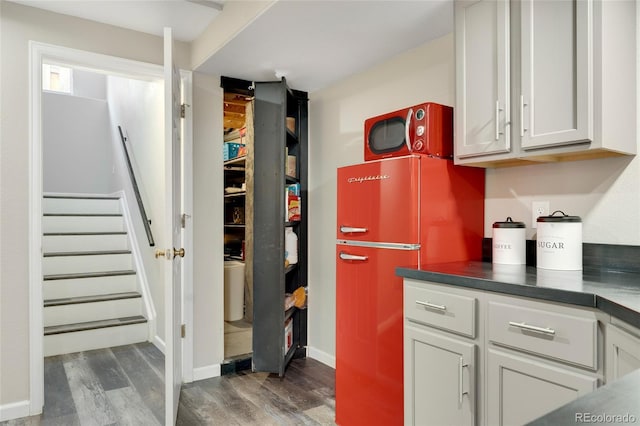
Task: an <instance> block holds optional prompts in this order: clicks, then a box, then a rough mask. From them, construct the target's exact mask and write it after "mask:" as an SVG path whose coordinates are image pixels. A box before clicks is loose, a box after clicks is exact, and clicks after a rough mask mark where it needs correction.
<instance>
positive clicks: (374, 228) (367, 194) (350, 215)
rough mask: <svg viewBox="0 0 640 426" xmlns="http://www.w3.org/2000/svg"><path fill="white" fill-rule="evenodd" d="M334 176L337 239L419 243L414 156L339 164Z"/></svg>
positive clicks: (417, 164)
mask: <svg viewBox="0 0 640 426" xmlns="http://www.w3.org/2000/svg"><path fill="white" fill-rule="evenodd" d="M337 179H338V217H337V220H338V222H337V225H338V229H337V239H338V240H353V241H369V242H385V243H405V244H417V243H419V241H418V240H419V224H418V218H419V217H420V211H419V206H420V200H419V194H420V186H419V185H420V159H419V158H418V157H417V156H410V157H398V158H390V159H387V160H380V161H370V162H367V163H363V164H356V165H354V166H347V167H341V168H339V169H338V177H337Z"/></svg>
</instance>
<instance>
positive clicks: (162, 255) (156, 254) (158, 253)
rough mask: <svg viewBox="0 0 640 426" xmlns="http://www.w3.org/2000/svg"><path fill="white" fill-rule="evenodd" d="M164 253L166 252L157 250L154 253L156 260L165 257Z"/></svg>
mask: <svg viewBox="0 0 640 426" xmlns="http://www.w3.org/2000/svg"><path fill="white" fill-rule="evenodd" d="M166 253H167V250H160V249H157V250H156V253H155V256H156V259H159V258H161V257H167V255H166Z"/></svg>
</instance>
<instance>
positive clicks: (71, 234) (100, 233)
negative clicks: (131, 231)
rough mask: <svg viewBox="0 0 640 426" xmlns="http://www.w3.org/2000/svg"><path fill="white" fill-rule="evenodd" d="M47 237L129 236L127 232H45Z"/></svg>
mask: <svg viewBox="0 0 640 426" xmlns="http://www.w3.org/2000/svg"><path fill="white" fill-rule="evenodd" d="M42 235H44V236H45V237H59V236H60V237H66V236H85V235H127V231H102V232H92V231H86V232H44V233H43V234H42Z"/></svg>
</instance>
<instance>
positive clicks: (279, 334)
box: [253, 78, 308, 376]
mask: <svg viewBox="0 0 640 426" xmlns="http://www.w3.org/2000/svg"><path fill="white" fill-rule="evenodd" d="M254 95H255V111H254V131H255V144H254V162H253V175H254V189H253V191H254V192H253V195H254V199H253V232H254V234H253V238H254V251H253V276H254V292H253V300H254V303H253V318H254V324H253V327H254V329H253V369H254V371H266V372H270V373H275V374H278V375H280V376H283V375H284V373H285V369H286V367H287V364H288V363H289V361H291V359H293V358H294V357H303V356H306V345H307V311H306V309H298V308H291V309H289V310H287V311H285V309H284V300H285V297H286V294H288V293H293V291H294V290H296V289H297V288H299V287H302V286H306V285H307V227H308V225H307V219H308V214H307V206H308V201H307V189H308V179H307V158H308V123H307V107H308V98H307V93H306V92H301V91H297V90H292V89H290V88H289V87H288V86H287V83H286V80H285V79H284V78H283V79H282V80H281V81H278V82H265V83H255V92H254ZM290 184H297V185H299V187H298V188H299V197H300V205H299V216H300V220H292V221H289V215H288V209H287V204H286V202H285V200H286V199H285V197H287V195H286V191H285V189H286V188H287V185H290ZM286 227H292V228H293V231H294V232H295V233H296V235H297V237H298V256H297V257H298V262H297V263H296V264H293V265H288V266H285V228H286ZM289 319H290V320H291V323H290V324H291V327H292V330H291V329H289V331H290V334H288V333H287V331H288V330H285V322H287V323H288V320H289ZM287 337H289V340H288V341H287Z"/></svg>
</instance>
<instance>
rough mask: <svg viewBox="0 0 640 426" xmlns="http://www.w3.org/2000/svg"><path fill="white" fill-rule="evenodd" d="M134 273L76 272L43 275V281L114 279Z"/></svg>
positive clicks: (134, 272)
mask: <svg viewBox="0 0 640 426" xmlns="http://www.w3.org/2000/svg"><path fill="white" fill-rule="evenodd" d="M135 274H136V271H134V270H132V269H127V270H121V271H104V272H76V273H73V274H51V275H45V276H44V277H43V278H44V280H45V281H53V280H68V279H76V278H99V277H114V276H118V275H135Z"/></svg>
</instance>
